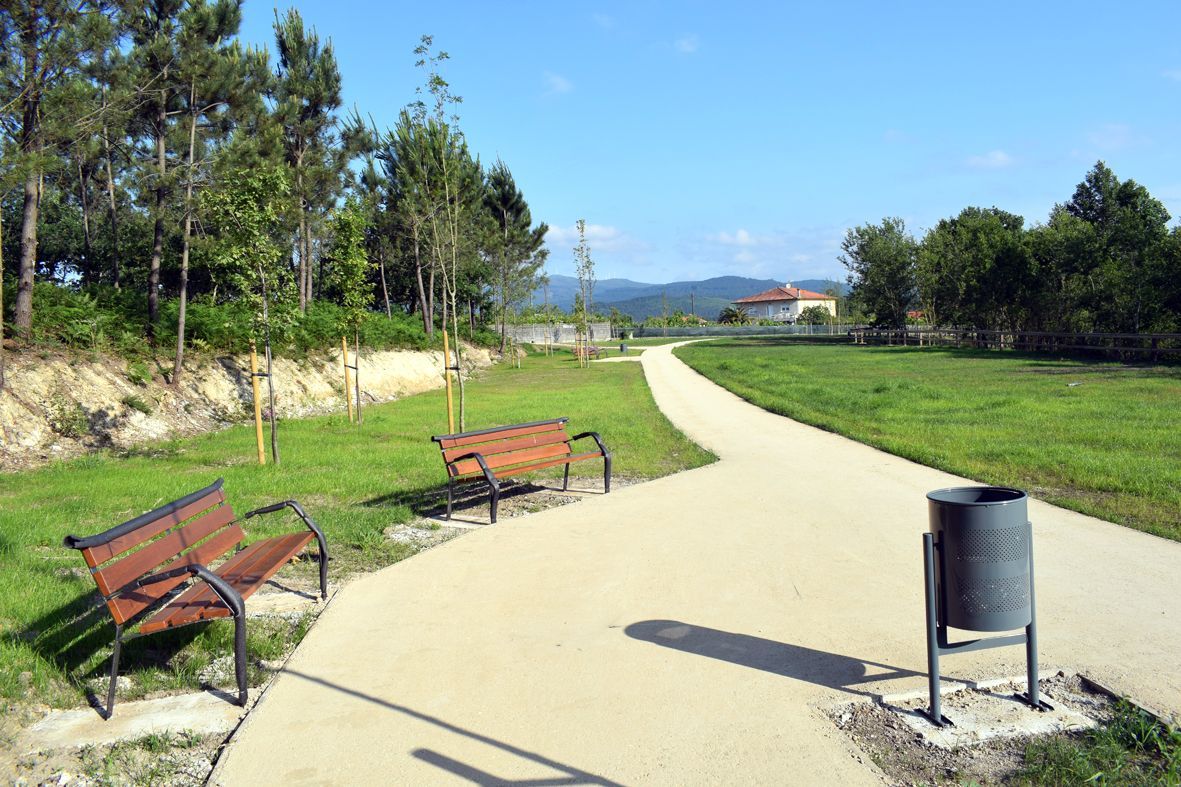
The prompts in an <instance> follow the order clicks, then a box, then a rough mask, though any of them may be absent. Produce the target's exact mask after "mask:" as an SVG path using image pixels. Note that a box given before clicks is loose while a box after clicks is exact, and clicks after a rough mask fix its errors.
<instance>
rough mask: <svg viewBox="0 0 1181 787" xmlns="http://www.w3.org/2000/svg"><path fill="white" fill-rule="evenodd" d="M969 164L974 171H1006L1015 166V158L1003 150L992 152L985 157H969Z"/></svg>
mask: <svg viewBox="0 0 1181 787" xmlns="http://www.w3.org/2000/svg"><path fill="white" fill-rule="evenodd" d="M967 164H968V166H969V167H972V168H974V169H1004V168H1005V167H1011V166H1013V157H1012V156H1010V155H1009V154H1008V153H1006V152H1005V151H1003V150H990V151H988V152H987V153H985V154H984V155H983V156H968V159H967Z"/></svg>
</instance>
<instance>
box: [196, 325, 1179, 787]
mask: <svg viewBox="0 0 1181 787" xmlns="http://www.w3.org/2000/svg"><path fill="white" fill-rule="evenodd" d="M642 363H643V365H644V369H645V372H646V374H647V378H648V381H649V384H650V385H651V388H652V391H653V393H654V395H655V397H656V401H657V402H658V404H659V405H660V407H661V409H662V410H663V411H664V412H665V413H666V414H667V415H668V417H669V418H670V419H671V420H672V421H673V423H674V424H676V425H677V426H678V427H679V428H681V429H682V430H684V431H685V432H686V433H687V434H688V435H689V436H690V437H691V438H692V439H694V440H696V441H698V442H699V443H701V444H703V445H705V446H707V447H708V448H710V449H712V450H713V451H715V452H716V453H717V454H718V455H719V456H720V457H721V461H719V462H718V463H716V464H714V465H711V466H709V467H705V468H700V469H698V470H693V471H689V472H686V473H681V474H679V475H676V476H672V477H668V478H664V479H660V480H658V481H654V482H652V483H647V484H642V485H637V486H634V487H630V488H626V489H621V490H618V491H616V492H613V493H612V494H610V495H606V496H600V497H597V498H594V499H588V500H584V501H582V502H581V503H580V504H579V505H577V506H564V507H561V508H556V509H552V510H548V511H544V512H541V513H538V514H535V515H532V516H529V517H525V518H522V519H519V520H515V521H506V522H502V523H501V524H500V525H497V526H495V527H488V528H485V529H481V530H479V531H477V532H473V533H471V534H470V535H468V536H466V537H464V538H462V539H456V540H454V541H451V542H448V543H446V544H444V545H442V546H440V547H438V548H436V549H433V550H431V551H429V552H427V553H425V554H422V555H420V556H417V557H415V558H414V559H412V560H408V561H405V562H403V563H399V564H397V565H395V566H391V567H390V568H388V569H385V570H383V571H381V572H378V573H377V574H374V575H372V576H370V577H367V578H365V579H363V580H360V581H357V582H354V583H352V584H351V585H349V586H348V587H347V588H345V589H343V590H342V591H341V592H340V593H339V594H338V595H337V597H336V598H335V600H334V602H333V603H332V604H331V605H330V606H329V608H328V609H327V610H326V611H325V613H324V614H323V615H322V616H321V617H320V619H319V621H318V622H317V623H316V625H315V626H314V627H313V630H312V631H311V633H310V634H309V635H308V637H307V639H306V640H305V641H304V642H303V643H302V645H301V646H300V648H299V649H298V651H297V652H296V654H295V655H294V657H293V658H292V659H291V661H290V662H289V663H288V665H287V667H286V668H285V670H284V673H283V674H282V675H281V676H280V677H279V678H278V679H277V680H276V681H275V683H274V684H273V685H272V687H271V688H270V690H268V692H267V693H266V695H265V696H264V697H263V698H262V699H261V701H260V702H259V704H258V706H257V707H256V708H255V710H254V712H253V713H251V714H250V716H249V717H248V718H247V720H246V722H245V724H244V725H243V727H242V729H241V730H240V731H239V732H238V734H237V735H236V736H235V738H234V740H233V742H232V743H231V744H230V746H229V748H228V750H227V752H226V753H225V755H224V756H223V758H222V759H221V760H220V761H219V763H218V766H217V768H216V769H215V771H214V774H213V778H212V781H213V782H214V783H219V784H227V785H242V784H263V783H275V782H283V783H294V784H310V783H355V782H360V781H364V780H372V779H374V778H378V779H381V780H382V781H388V782H395V783H403V784H410V783H413V784H425V783H465V782H469V783H470V782H477V783H482V784H490V783H505V782H518V781H521V782H523V781H533V780H539V781H536V782H534V783H539V784H545V783H550V784H612V783H629V784H630V783H667V784H717V783H734V782H742V783H775V784H783V783H798V784H805V783H809V784H810V783H816V782H818V781H824V782H827V783H845V784H873V783H880V782H881V780H882V775H881V774H880V772H879V771H877V769H876V767H875V766H873V765H871V764H870V763H869V762H867V761H863V759H864V758H863V757H862V755H861V754H860V752H859V751H858V750H857V749H856V748H855V746H854V745H853V744H852V743H851V742H850V741H849V740H848V739H847V738H846V737H845V736H844V734H843V733H841V732H840V731H839V730H837V729H836V727H835V726H834V725H833V723H832V722H831V720H830V719H829V718H828V717H827V716H826V712H827V711H828V710H830V709H831V708H833V707H834V706H836V705H838V704H840V703H843V702H848V701H849V700H850V699H855V698H857V697H864V696H874V695H878V694H888V693H897V692H904V691H915V690H921V689H922V688H923V687H924V686H925V684H926V678H925V674H924V673H925V669H926V665H925V650H924V642H923V598H922V580H921V577H922V559H921V553H920V543H921V542H920V534H921V533H922V532H924V531H925V529H926V526H927V512H926V500H925V497H924V495H925V493H926V492H927V491H930V490H932V489H937V488H940V487H946V486H953V485H961V484H965V483H970V482H969V481H968V480H967V479H962V478H956V477H954V476H950V475H948V474H945V473H941V472H939V471H936V470H932V469H930V468H925V467H922V466H919V465H915V464H912V463H910V462H907V461H905V460H902V459H898V458H896V457H892V456H889V455H887V454H884V453H881V452H879V451H876V450H874V449H871V448H868V447H866V446H863V445H860V444H857V443H854V442H851V441H849V440H846V439H844V438H841V437H838V436H835V435H832V434H829V433H826V432H823V431H820V430H816V429H813V428H810V427H806V426H803V425H801V424H798V423H795V422H793V421H790V420H788V419H785V418H781V417H778V416H775V415H771V414H769V413H767V412H765V411H762V410H760V409H758V408H756V407H754V406H751V405H749V404H747V403H745V402H743V401H741V400H740V399H738V398H737V397H735V396H733V395H732V394H730V393H728V392H726V391H724V390H723V389H721V388H719V387H718V386H716V385H714V384H713V383H710V382H709V381H707V380H705V379H704V378H702V377H701V376H700V375H698V374H696V373H695V372H693V371H692V370H690V369H688V367H686V366H685V365H683V364H682V363H681V362H680V361H678V360H676V359H675V358H674V357H673V356H672V355H671V352H670V348H669V347H657V348H651V349H649V350H648V351H646V352H645V353H644V355H643V361H642ZM587 428H592V429H593V428H594V424H588V425H587ZM1030 518H1031V519H1032V520H1033V522H1034V528H1035V541H1036V560H1037V583H1038V613H1039V624H1040V640H1041V659H1042V668H1043V670H1050V669H1057V668H1059V667H1062V668H1067V669H1075V670H1079V671H1082V672H1086V673H1089V674H1092V675H1094V676H1095V677H1097V678H1100V679H1102V680H1103V681H1104V682H1105V683H1106V684H1107V685H1110V686H1112V687H1114V688H1117V689H1118V690H1121V691H1124V692H1127V693H1130V694H1131V695H1132V696H1134V697H1138V698H1142V699H1144V700H1146V701H1148V702H1150V704H1153V705H1156V706H1158V707H1162V708H1164V709H1166V710H1172V711H1176V710H1177V709H1179V708H1181V671H1179V670H1178V669H1177V664H1176V654H1177V653H1179V652H1181V619H1179V616H1178V609H1177V605H1176V603H1175V599H1176V598H1177V596H1178V593H1179V591H1181V571H1179V570H1178V569H1179V568H1181V544H1178V543H1173V542H1168V541H1164V540H1162V539H1159V538H1156V537H1153V536H1148V535H1144V534H1142V533H1138V532H1135V531H1131V530H1127V529H1124V528H1120V527H1118V526H1115V525H1112V524H1108V523H1105V522H1102V521H1099V520H1096V519H1092V518H1090V517H1086V516H1082V515H1079V514H1075V513H1072V512H1069V511H1065V510H1062V509H1058V508H1054V507H1052V506H1049V505H1046V504H1043V503H1040V502H1037V501H1032V502H1031V504H1030ZM1023 667H1024V653H1023V650H1022V649H1021V648H1019V647H1015V648H1007V649H1002V650H990V651H981V652H976V653H967V654H961V655H957V656H952V657H947V658H945V659H944V660H943V670H944V675H945V676H946V677H948V678H950V679H953V680H954V679H957V678H958V679H971V680H983V679H987V678H989V677H996V676H1003V675H1015V674H1020V673H1021V672H1022V670H1023Z"/></svg>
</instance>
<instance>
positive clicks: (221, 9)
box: [172, 0, 254, 385]
mask: <svg viewBox="0 0 1181 787" xmlns="http://www.w3.org/2000/svg"><path fill="white" fill-rule="evenodd" d="M241 6H242V0H214V2H213V3H212V4H210V3H208V2H207V0H192V2H190V4H189V6H188V7H187V8H185V9H184V10H183V11H182V12H181V15H180V35H179V37H178V42H177V48H178V62H177V79H178V81H179V82H180V83H181V84H183V85H184V88H183V89H182V90H181V97H180V103H181V105H182V109H183V112H184V117H185V125H186V129H185V130H186V132H187V143H188V145H187V147H188V150H187V155H186V159H185V169H184V175H183V178H184V183H185V196H184V225H183V226H184V230H183V234H182V238H181V259H180V291H179V304H178V312H177V325H176V358H175V360H174V362H173V366H172V383H173V385H176V384H178V383H179V381H180V377H181V374H182V372H183V368H184V367H183V364H184V346H185V312H186V309H187V306H188V282H189V253H190V247H191V241H192V231H193V210H194V205H195V203H194V190H195V188H196V186H197V184H198V183H199V182H203V181H205V179H206V178H205V170H206V169H207V168H208V165H209V158H210V156H211V155H212V151H211V148H212V147H213V144H212V141H210V140H206V139H204V138H203V137H205V136H206V135H210V136H213V137H215V139H216V138H220V137H222V136H224V134H225V133H226V132H227V131H228V128H229V126H230V123H231V118H230V113H229V107H230V106H231V105H234V104H245V103H248V97H249V96H250V95H251V88H252V87H254V82H253V80H252V79H251V56H250V55H249V54H244V53H243V52H242V50H241V49H240V48H239V46H238V45H237V43H236V42H230V39H231V38H232V37H233V36H235V35H237V33H238V27H239V25H240V24H241V21H242V11H241ZM199 132H202V133H200V134H199ZM219 132H220V133H219ZM199 149H200V150H201V151H202V152H204V153H205V156H204V157H203V158H202V159H200V160H199V159H198V158H197V153H198V150H199Z"/></svg>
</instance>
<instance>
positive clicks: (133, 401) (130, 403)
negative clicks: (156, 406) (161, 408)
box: [123, 394, 152, 415]
mask: <svg viewBox="0 0 1181 787" xmlns="http://www.w3.org/2000/svg"><path fill="white" fill-rule="evenodd" d="M123 404H124V405H126V406H127V407H130V408H131V409H132V410H139V411H140V412H141V413H143V414H144V415H151V414H152V405H150V404H149V403H148V402H147V401H146V400H144V399H141V398H140V397H138V396H135V395H134V394H132V395H128V396H124V397H123Z"/></svg>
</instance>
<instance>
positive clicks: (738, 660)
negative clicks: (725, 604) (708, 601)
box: [624, 620, 926, 698]
mask: <svg viewBox="0 0 1181 787" xmlns="http://www.w3.org/2000/svg"><path fill="white" fill-rule="evenodd" d="M624 633H625V634H627V635H628V636H629V637H631V638H632V639H638V640H642V641H644V642H651V643H654V644H656V645H661V646H663V647H666V648H672V649H673V650H679V651H683V652H685V653H692V654H694V655H697V656H707V657H709V658H711V659H717V660H719V661H728V662H730V663H731V664H738V665H740V666H743V667H750V668H752V669H758V670H763V671H764V672H772V673H774V674H776V675H783V676H784V677H787V678H794V679H796V680H802V681H807V682H808V683H815V684H816V685H818V686H825V687H827V688H830V689H840V690H841V691H847V692H849V693H850V694H860V695H862V696H866V697H874V698H880V695H878V694H875V693H873V692H870V691H864V690H860V689H856V688H853V687H854V686H859V685H862V684H865V683H874V682H877V681H883V680H893V679H895V678H909V677H915V676H925V675H926V673H922V672H915V671H914V670H908V669H902V668H900V667H894V666H892V665H890V664H882V663H881V662H877V661H869V660H866V659H857V658H853V657H851V656H842V655H839V654H837V653H828V652H826V651H823V650H815V649H813V648H806V647H803V646H802V645H789V644H787V643H784V642H775V641H774V640H769V639H763V638H762V637H752V636H750V635H749V634H735V633H733V632H730V631H719V630H718V629H711V628H706V627H704V626H693V625H690V624H688V623H682V622H680V621H676V620H644V621H641V622H639V623H632V624H631V625H630V626H628V627H627V628H626V629H624ZM869 667H876V668H878V669H881V670H885V671H884V672H876V673H874V674H872V675H870V674H868V673H869V669H868V668H869Z"/></svg>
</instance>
